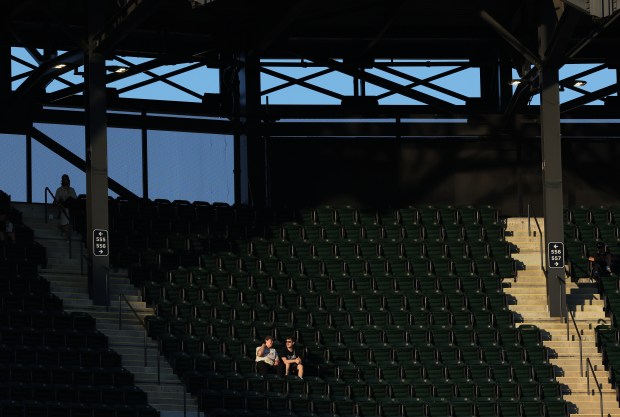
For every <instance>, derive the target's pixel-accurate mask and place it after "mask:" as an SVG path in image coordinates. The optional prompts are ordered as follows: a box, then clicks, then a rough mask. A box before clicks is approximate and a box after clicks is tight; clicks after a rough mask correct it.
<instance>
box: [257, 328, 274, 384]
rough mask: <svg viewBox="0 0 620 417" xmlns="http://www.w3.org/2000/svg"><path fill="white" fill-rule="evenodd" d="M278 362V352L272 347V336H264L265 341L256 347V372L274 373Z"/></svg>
mask: <svg viewBox="0 0 620 417" xmlns="http://www.w3.org/2000/svg"><path fill="white" fill-rule="evenodd" d="M279 364H280V358H279V357H278V352H276V350H275V349H274V348H273V337H271V336H267V337H265V342H264V343H263V344H262V345H260V346H259V347H257V348H256V372H258V373H259V374H261V375H265V374H268V373H272V374H273V373H276V369H277V367H278V365H279Z"/></svg>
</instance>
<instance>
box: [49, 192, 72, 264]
mask: <svg viewBox="0 0 620 417" xmlns="http://www.w3.org/2000/svg"><path fill="white" fill-rule="evenodd" d="M43 194H44V199H45V205H44V209H45V212H44V213H45V224H47V220H48V215H47V205H48V204H49V203H48V202H47V195H48V194H49V195H51V196H52V198H53V199H54V201H56V197H55V196H54V193H53V192H52V190H50V189H49V187H45V190H44V192H43ZM58 208H59V209H60V211H62V214H64V215H65V217H66V218H67V219H69V225H70V226H71V227H69V235H68V241H69V259H72V258H73V253H72V250H71V231H72V230H73V219H72V218H71V216H70V215H69V212H68V211H67V210H66V209H65V208H64V207H63V206H58Z"/></svg>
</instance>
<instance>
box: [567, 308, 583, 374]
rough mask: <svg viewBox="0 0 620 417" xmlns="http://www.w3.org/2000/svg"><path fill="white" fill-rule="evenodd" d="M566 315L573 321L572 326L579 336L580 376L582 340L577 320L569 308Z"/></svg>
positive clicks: (580, 368) (581, 368)
mask: <svg viewBox="0 0 620 417" xmlns="http://www.w3.org/2000/svg"><path fill="white" fill-rule="evenodd" d="M568 315H569V316H570V318H571V320H572V321H573V326H575V331H576V332H577V337H579V373H580V375H581V376H583V345H582V340H581V333H580V332H579V328H578V327H577V322H576V321H575V315H574V314H573V312H572V311H571V310H568ZM567 324H568V320H567ZM567 336H568V335H567ZM567 340H568V339H567Z"/></svg>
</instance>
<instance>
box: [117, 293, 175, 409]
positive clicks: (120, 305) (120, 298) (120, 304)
mask: <svg viewBox="0 0 620 417" xmlns="http://www.w3.org/2000/svg"><path fill="white" fill-rule="evenodd" d="M123 300H124V301H125V304H127V306H128V307H129V309H130V310H131V312H132V313H133V315H134V316H135V317H136V318H137V319H138V322H139V323H140V325H141V326H142V328H143V329H144V366H145V367H146V366H148V352H147V343H146V342H147V328H146V323H144V320H143V319H142V317H140V315H139V314H138V312H137V311H136V310H135V309H134V308H133V306H132V305H131V303H130V302H129V300H128V299H127V297H125V294H122V293H121V294H119V295H118V330H122V328H123V318H122V314H123ZM157 343H158V348H157V385H161V362H160V355H159V352H160V351H161V341H158V342H157ZM184 401H185V399H184Z"/></svg>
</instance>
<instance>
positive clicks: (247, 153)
mask: <svg viewBox="0 0 620 417" xmlns="http://www.w3.org/2000/svg"><path fill="white" fill-rule="evenodd" d="M237 65H239V67H238V72H237V77H238V95H237V97H238V100H236V103H235V104H236V106H235V109H234V112H235V115H236V117H235V122H236V123H235V126H236V129H235V203H236V204H247V205H253V206H264V205H265V160H264V155H265V150H264V149H265V148H264V143H263V141H262V138H261V136H260V132H259V127H260V106H261V104H260V66H259V65H260V61H259V59H258V58H257V57H253V56H248V55H245V54H242V55H240V57H239V60H238V61H237Z"/></svg>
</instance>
